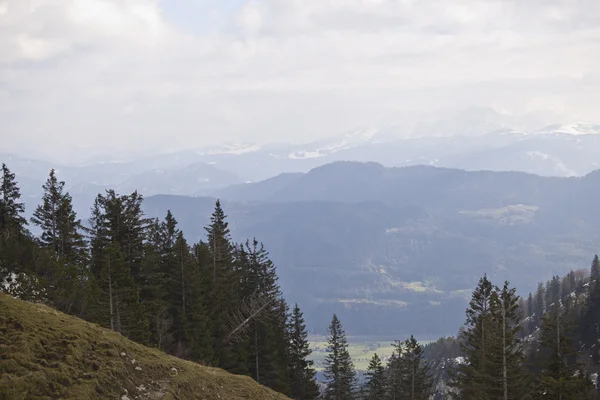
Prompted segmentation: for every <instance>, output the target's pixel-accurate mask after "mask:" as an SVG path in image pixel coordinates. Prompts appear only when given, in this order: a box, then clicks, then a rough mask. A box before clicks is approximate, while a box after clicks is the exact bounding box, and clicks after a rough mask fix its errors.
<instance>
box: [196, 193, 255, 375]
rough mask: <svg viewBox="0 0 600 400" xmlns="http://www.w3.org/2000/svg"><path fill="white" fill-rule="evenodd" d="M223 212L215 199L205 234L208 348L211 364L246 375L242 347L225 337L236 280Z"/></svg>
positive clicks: (236, 301) (235, 306)
mask: <svg viewBox="0 0 600 400" xmlns="http://www.w3.org/2000/svg"><path fill="white" fill-rule="evenodd" d="M226 218H227V217H226V215H225V213H224V212H223V209H222V208H221V203H220V202H219V201H217V202H216V204H215V211H214V212H213V214H212V216H211V219H210V225H209V226H208V227H206V228H205V229H206V232H207V234H208V242H207V247H208V249H209V252H210V267H209V269H208V279H210V281H211V286H210V288H211V290H210V293H209V298H210V300H209V301H210V304H211V308H210V318H211V326H212V332H211V333H212V342H213V344H212V348H213V352H214V356H213V357H214V364H215V365H216V366H218V367H221V368H224V369H226V370H228V371H230V372H234V373H239V374H247V373H248V368H247V361H246V356H245V354H240V353H243V350H244V348H243V347H242V346H239V345H236V343H233V342H232V341H231V340H230V339H229V337H230V334H231V332H232V330H233V329H234V328H235V327H234V326H232V324H233V320H234V316H235V315H236V314H237V313H239V307H240V304H241V301H240V298H239V296H240V292H241V290H240V283H241V277H240V275H239V269H238V268H236V266H235V265H234V254H233V253H234V247H233V245H232V243H231V237H230V234H229V226H228V223H227V221H226Z"/></svg>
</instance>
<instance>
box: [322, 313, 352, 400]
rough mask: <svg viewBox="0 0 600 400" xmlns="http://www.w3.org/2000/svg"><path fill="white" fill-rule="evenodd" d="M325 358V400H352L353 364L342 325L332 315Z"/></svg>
mask: <svg viewBox="0 0 600 400" xmlns="http://www.w3.org/2000/svg"><path fill="white" fill-rule="evenodd" d="M328 332H329V337H328V339H327V353H328V354H327V356H326V357H325V371H324V373H325V378H326V379H327V386H326V388H325V395H324V398H325V400H353V399H354V398H355V396H354V390H355V385H356V375H355V372H354V364H353V363H352V360H351V359H350V353H348V342H347V340H346V333H345V332H344V328H343V327H342V323H341V322H340V320H339V319H338V317H337V315H335V314H334V315H333V319H332V320H331V324H330V325H329V329H328Z"/></svg>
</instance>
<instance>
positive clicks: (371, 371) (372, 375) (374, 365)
mask: <svg viewBox="0 0 600 400" xmlns="http://www.w3.org/2000/svg"><path fill="white" fill-rule="evenodd" d="M364 392H365V393H364V399H365V400H379V399H385V396H387V392H388V385H387V377H386V374H385V367H384V366H383V364H382V363H381V358H379V356H378V355H377V353H375V354H373V357H372V358H371V361H369V366H368V367H367V372H366V374H365V386H364Z"/></svg>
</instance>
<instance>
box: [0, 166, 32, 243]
mask: <svg viewBox="0 0 600 400" xmlns="http://www.w3.org/2000/svg"><path fill="white" fill-rule="evenodd" d="M20 198H21V191H20V190H19V187H18V186H17V182H16V181H15V174H13V173H12V172H10V170H9V169H8V167H7V166H6V164H2V182H1V183H0V234H2V235H3V236H4V237H5V239H8V238H9V237H11V236H20V235H23V234H25V233H27V231H26V225H27V220H25V218H24V217H23V213H24V212H25V205H24V204H23V203H21V202H20V201H19V200H20Z"/></svg>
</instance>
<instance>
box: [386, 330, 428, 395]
mask: <svg viewBox="0 0 600 400" xmlns="http://www.w3.org/2000/svg"><path fill="white" fill-rule="evenodd" d="M395 347H396V350H395V353H394V357H393V358H392V361H391V362H390V374H391V384H390V392H391V393H390V395H391V397H392V398H395V399H410V400H427V399H429V396H431V394H432V389H433V382H432V378H431V374H430V371H429V366H428V365H427V363H426V361H425V360H424V355H423V348H422V347H421V345H420V344H419V342H417V340H416V339H415V338H414V336H412V335H411V337H410V338H409V339H406V340H405V341H403V342H399V341H396V344H395Z"/></svg>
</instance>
